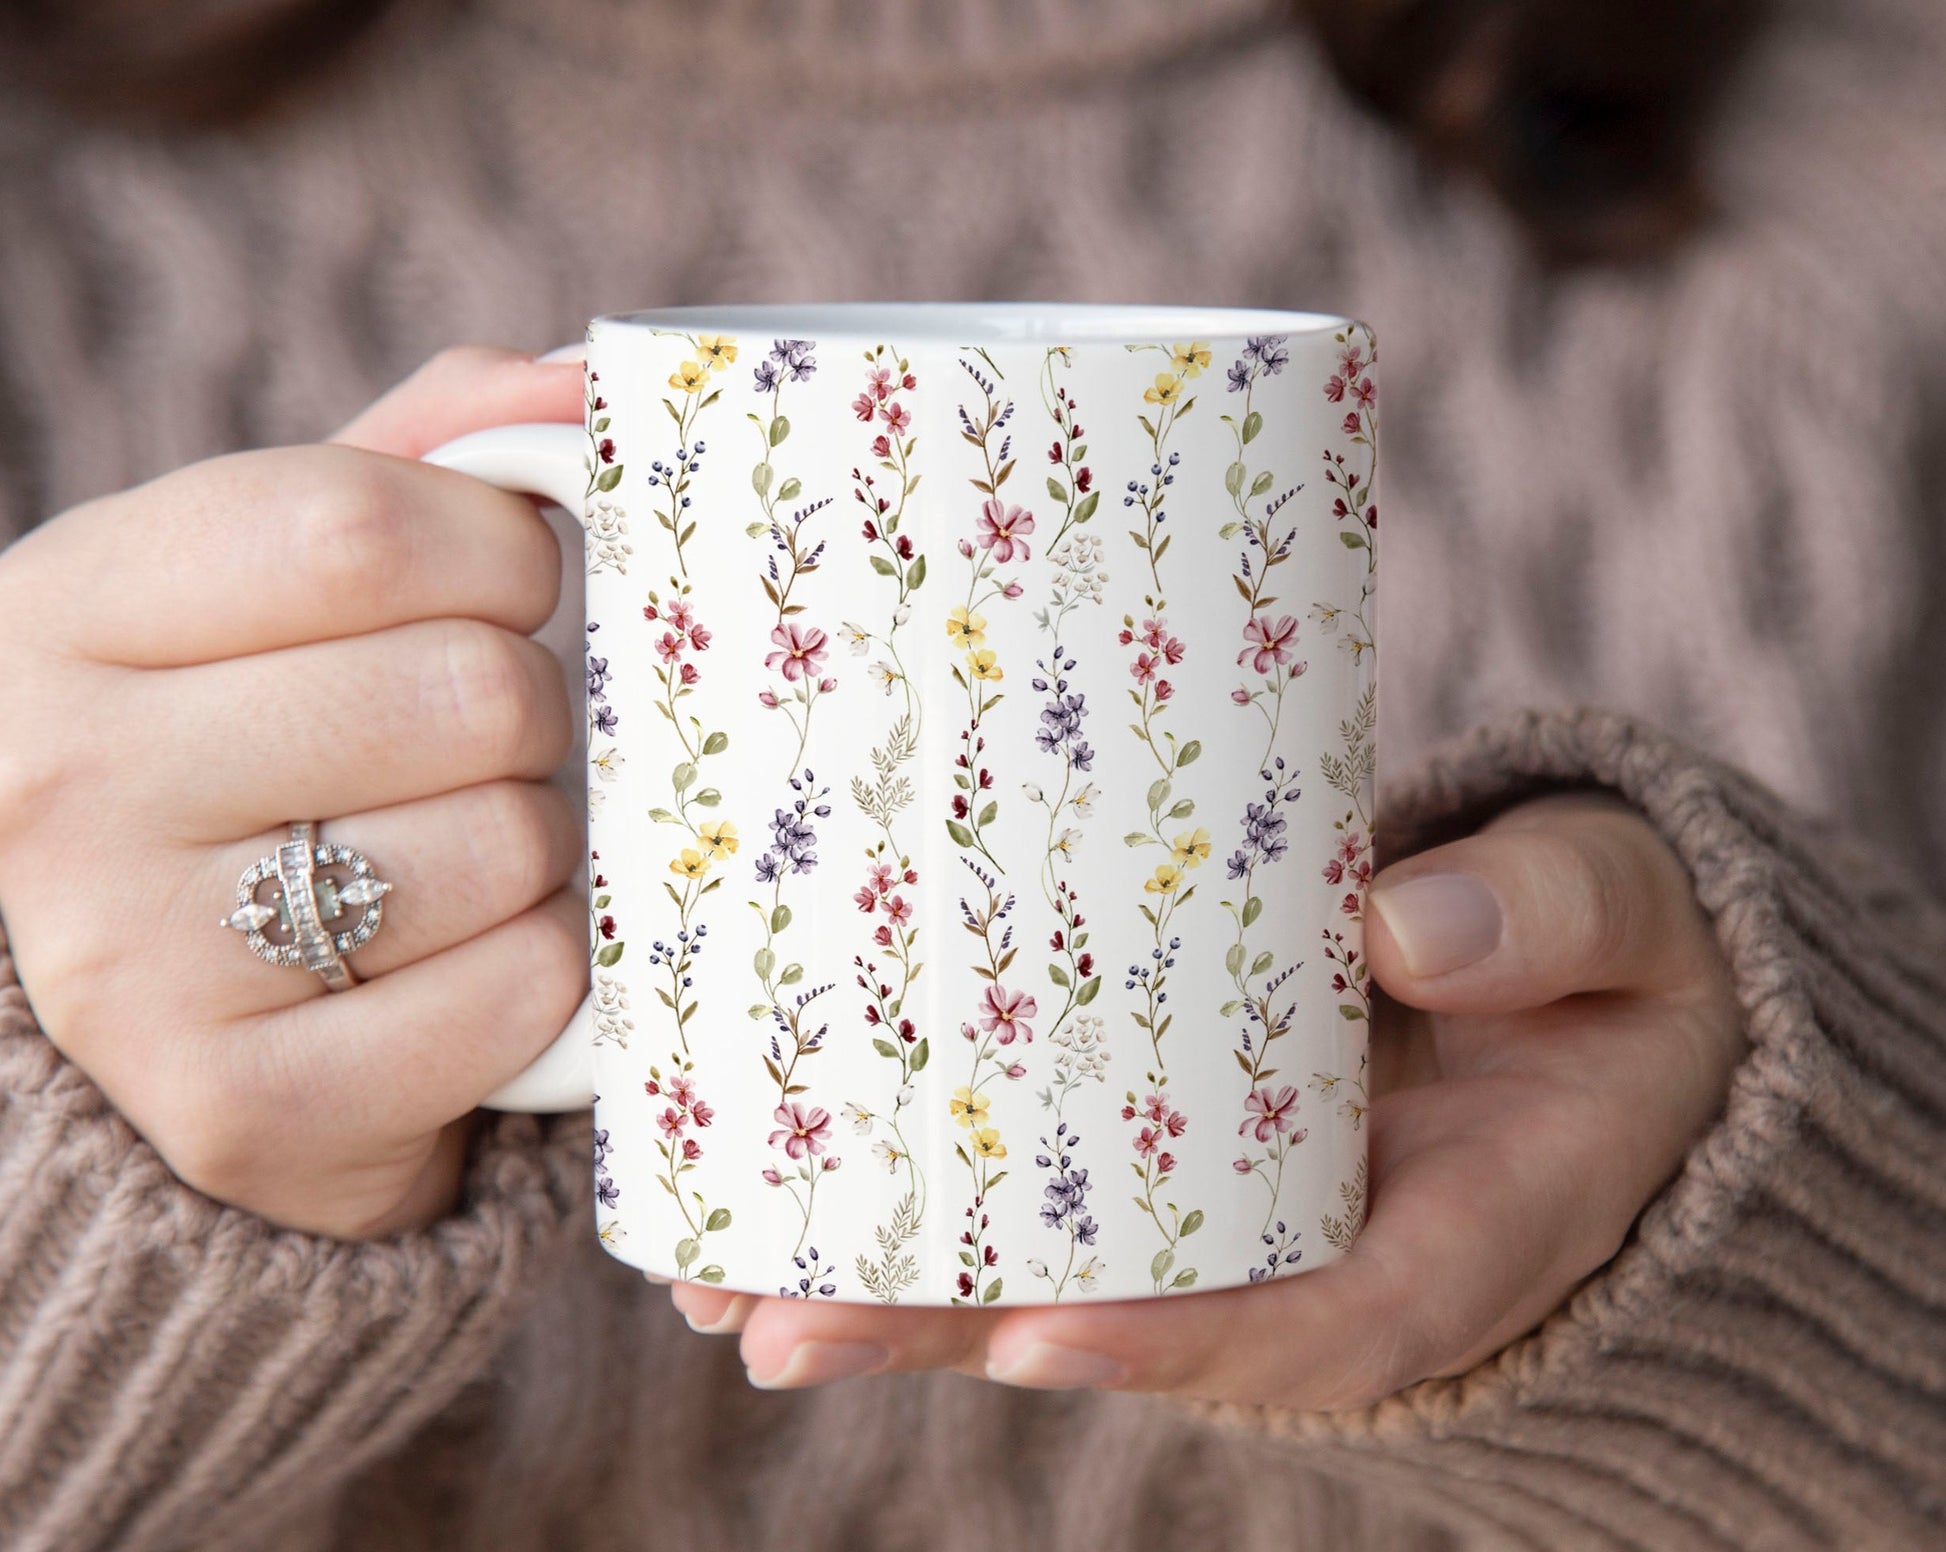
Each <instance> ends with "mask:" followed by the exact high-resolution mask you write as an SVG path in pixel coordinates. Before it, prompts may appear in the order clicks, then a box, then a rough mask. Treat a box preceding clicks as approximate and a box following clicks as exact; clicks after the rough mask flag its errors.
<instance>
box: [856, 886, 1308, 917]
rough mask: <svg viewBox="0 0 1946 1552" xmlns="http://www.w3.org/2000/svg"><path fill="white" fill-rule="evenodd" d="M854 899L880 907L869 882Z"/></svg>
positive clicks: (869, 909) (865, 905)
mask: <svg viewBox="0 0 1946 1552" xmlns="http://www.w3.org/2000/svg"><path fill="white" fill-rule="evenodd" d="M1331 882H1332V883H1334V884H1335V883H1337V882H1338V881H1337V880H1336V879H1335V878H1334V879H1333V880H1332V881H1331ZM852 899H854V900H856V901H857V902H858V909H859V910H861V911H864V912H865V913H866V914H867V915H869V914H870V913H871V912H873V911H875V910H877V909H878V896H877V895H875V894H873V893H872V887H871V885H869V884H867V885H866V886H865V887H864V888H863V889H861V890H859V891H858V893H857V894H855V895H853V896H852Z"/></svg>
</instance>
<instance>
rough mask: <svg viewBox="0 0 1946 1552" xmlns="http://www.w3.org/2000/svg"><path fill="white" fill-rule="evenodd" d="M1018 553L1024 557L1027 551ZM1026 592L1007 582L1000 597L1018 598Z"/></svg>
mask: <svg viewBox="0 0 1946 1552" xmlns="http://www.w3.org/2000/svg"><path fill="white" fill-rule="evenodd" d="M1029 521H1030V522H1031V521H1032V519H1031V518H1030V519H1029ZM1020 553H1021V554H1022V555H1023V556H1025V555H1026V553H1027V551H1026V550H1025V549H1022V550H1021V552H1020ZM1026 591H1027V589H1026V588H1024V587H1022V586H1021V585H1020V584H1019V583H1018V582H1009V583H1008V584H1007V585H1006V586H1005V587H1003V588H1001V589H1000V596H1001V597H1002V598H1018V597H1020V595H1021V594H1022V593H1024V592H1026Z"/></svg>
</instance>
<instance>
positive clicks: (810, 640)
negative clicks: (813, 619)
mask: <svg viewBox="0 0 1946 1552" xmlns="http://www.w3.org/2000/svg"><path fill="white" fill-rule="evenodd" d="M770 639H771V640H772V641H773V642H775V643H776V644H777V645H778V646H779V647H781V648H783V650H782V651H781V652H772V653H770V654H768V655H767V656H766V657H765V658H764V667H766V668H769V669H775V670H777V671H778V672H781V673H782V674H783V676H784V677H785V678H786V679H788V680H790V681H792V682H793V683H795V682H796V681H797V680H799V679H803V678H806V677H808V676H810V675H812V674H814V673H815V672H816V671H817V668H818V665H819V664H820V663H822V662H823V661H824V658H825V635H824V632H823V631H821V630H819V629H818V628H817V626H815V625H799V624H798V623H797V622H796V621H795V620H786V621H784V622H783V624H781V625H777V626H773V627H772V628H771V632H770Z"/></svg>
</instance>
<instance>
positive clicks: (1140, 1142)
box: [1135, 1126, 1162, 1159]
mask: <svg viewBox="0 0 1946 1552" xmlns="http://www.w3.org/2000/svg"><path fill="white" fill-rule="evenodd" d="M1161 1144H1162V1133H1161V1132H1160V1131H1158V1130H1157V1129H1156V1128H1155V1127H1153V1126H1145V1127H1143V1128H1142V1131H1141V1134H1140V1135H1139V1136H1138V1137H1137V1138H1136V1139H1135V1151H1136V1153H1137V1154H1139V1155H1140V1156H1141V1157H1143V1158H1145V1159H1146V1158H1147V1157H1149V1155H1150V1154H1152V1153H1154V1152H1155V1150H1156V1149H1157V1148H1158V1147H1160V1146H1161Z"/></svg>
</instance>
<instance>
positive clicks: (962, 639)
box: [946, 605, 987, 648]
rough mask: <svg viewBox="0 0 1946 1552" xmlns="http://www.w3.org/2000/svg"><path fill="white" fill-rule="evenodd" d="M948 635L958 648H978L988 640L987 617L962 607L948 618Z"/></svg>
mask: <svg viewBox="0 0 1946 1552" xmlns="http://www.w3.org/2000/svg"><path fill="white" fill-rule="evenodd" d="M946 634H947V636H948V637H950V638H951V640H952V643H953V645H954V646H956V647H969V648H971V647H977V646H978V645H979V644H980V643H981V642H983V641H985V640H986V639H987V617H986V616H985V615H984V614H975V613H973V611H972V610H970V609H968V608H966V607H965V606H964V605H962V606H960V607H959V608H957V609H955V610H954V611H953V612H952V613H951V614H949V615H947V616H946Z"/></svg>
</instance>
